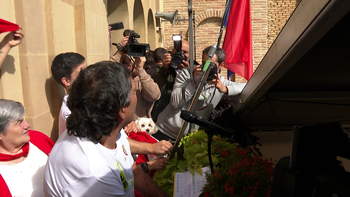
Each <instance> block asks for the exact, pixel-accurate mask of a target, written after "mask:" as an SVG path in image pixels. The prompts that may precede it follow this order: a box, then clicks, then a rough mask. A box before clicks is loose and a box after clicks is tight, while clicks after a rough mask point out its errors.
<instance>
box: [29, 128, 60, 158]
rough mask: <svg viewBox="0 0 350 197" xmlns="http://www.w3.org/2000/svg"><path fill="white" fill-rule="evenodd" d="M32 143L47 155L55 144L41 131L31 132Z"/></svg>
mask: <svg viewBox="0 0 350 197" xmlns="http://www.w3.org/2000/svg"><path fill="white" fill-rule="evenodd" d="M29 136H30V142H31V143H32V144H34V145H35V146H36V147H38V148H39V149H40V150H41V151H43V152H44V153H45V154H47V155H49V153H50V152H51V149H52V147H53V145H54V144H55V143H54V142H53V141H52V139H51V138H49V137H47V136H46V135H45V134H43V133H41V132H39V131H33V130H29Z"/></svg>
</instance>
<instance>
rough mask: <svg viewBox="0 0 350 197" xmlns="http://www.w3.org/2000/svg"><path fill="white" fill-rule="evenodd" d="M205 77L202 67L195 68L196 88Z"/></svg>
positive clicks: (194, 79) (194, 85) (194, 84)
mask: <svg viewBox="0 0 350 197" xmlns="http://www.w3.org/2000/svg"><path fill="white" fill-rule="evenodd" d="M203 75H204V73H203V71H202V68H201V67H200V65H197V66H195V67H194V68H193V81H194V83H192V85H193V87H196V86H197V85H198V84H199V82H200V81H201V79H202V77H203Z"/></svg>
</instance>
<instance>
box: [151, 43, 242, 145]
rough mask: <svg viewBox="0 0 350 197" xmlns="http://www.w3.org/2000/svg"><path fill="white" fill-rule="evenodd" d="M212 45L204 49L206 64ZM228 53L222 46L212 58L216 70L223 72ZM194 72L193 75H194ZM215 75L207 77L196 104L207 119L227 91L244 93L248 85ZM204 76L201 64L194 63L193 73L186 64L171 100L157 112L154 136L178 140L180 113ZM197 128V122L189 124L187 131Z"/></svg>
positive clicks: (159, 138) (180, 121)
mask: <svg viewBox="0 0 350 197" xmlns="http://www.w3.org/2000/svg"><path fill="white" fill-rule="evenodd" d="M209 49H210V47H207V48H206V49H204V51H203V54H202V61H203V65H204V64H205V62H206V60H208V53H209ZM225 56H226V55H225V51H224V50H223V49H221V48H219V49H217V50H216V51H215V54H214V55H213V57H212V58H211V62H212V64H215V66H216V67H217V70H216V71H217V73H220V70H221V68H222V66H223V65H224V61H225ZM191 75H193V78H192V79H191ZM213 75H214V79H212V80H209V81H207V84H205V85H204V87H203V90H202V92H201V93H200V96H199V98H198V101H197V103H196V106H195V113H196V115H197V116H199V117H202V118H204V119H207V118H208V117H209V115H210V113H211V112H212V111H213V110H214V108H215V107H216V105H217V104H218V103H219V101H220V100H221V98H222V97H223V95H224V94H226V95H229V96H236V95H238V94H240V93H241V91H242V89H243V87H244V86H245V83H236V82H232V81H229V80H226V79H225V78H224V77H223V76H221V75H220V74H213ZM201 76H203V71H202V69H201V66H200V65H197V66H195V67H194V70H193V73H190V69H189V68H184V69H182V70H181V72H180V73H179V74H178V75H177V76H176V78H175V83H174V87H173V91H172V93H171V99H170V103H169V104H168V105H167V106H166V108H165V109H164V110H163V111H162V112H161V113H160V114H159V116H158V120H157V123H156V124H157V127H158V129H159V130H158V132H157V133H156V134H155V135H154V137H155V138H157V139H158V140H162V139H164V140H171V141H172V142H174V141H175V139H176V138H177V135H178V132H179V131H180V129H181V127H182V124H183V121H184V120H182V118H181V117H180V114H181V110H188V108H189V106H190V104H191V102H192V98H193V96H194V94H195V92H196V88H197V85H198V84H199V82H200V80H201ZM198 128H199V127H198V126H197V125H188V126H187V128H186V130H185V134H186V133H187V132H189V131H195V130H197V129H198Z"/></svg>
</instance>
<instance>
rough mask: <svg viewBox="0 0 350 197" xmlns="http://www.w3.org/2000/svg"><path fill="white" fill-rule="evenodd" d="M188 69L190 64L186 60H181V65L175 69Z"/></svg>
mask: <svg viewBox="0 0 350 197" xmlns="http://www.w3.org/2000/svg"><path fill="white" fill-rule="evenodd" d="M188 67H190V63H189V62H188V61H186V60H182V63H181V64H180V65H179V66H178V67H177V68H178V69H180V70H181V69H183V68H188Z"/></svg>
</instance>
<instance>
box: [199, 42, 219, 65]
mask: <svg viewBox="0 0 350 197" xmlns="http://www.w3.org/2000/svg"><path fill="white" fill-rule="evenodd" d="M215 51H216V44H214V45H213V46H211V47H210V49H209V52H208V60H207V61H206V62H205V64H204V66H203V69H202V70H203V71H204V72H205V71H207V69H208V67H209V64H210V59H211V58H212V57H213V56H214V54H215Z"/></svg>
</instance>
